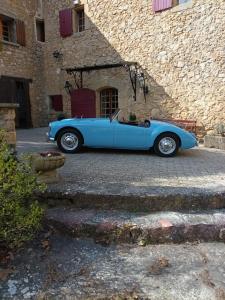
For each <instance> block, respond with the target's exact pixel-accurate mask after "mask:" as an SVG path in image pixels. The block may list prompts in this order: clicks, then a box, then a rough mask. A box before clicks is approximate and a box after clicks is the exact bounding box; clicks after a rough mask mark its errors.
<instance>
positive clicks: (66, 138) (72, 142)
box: [57, 129, 83, 154]
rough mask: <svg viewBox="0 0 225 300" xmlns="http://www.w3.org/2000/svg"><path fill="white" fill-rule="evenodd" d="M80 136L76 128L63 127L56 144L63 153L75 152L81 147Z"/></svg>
mask: <svg viewBox="0 0 225 300" xmlns="http://www.w3.org/2000/svg"><path fill="white" fill-rule="evenodd" d="M82 141H83V139H82V136H81V134H80V133H79V132H78V131H77V130H76V129H63V130H61V131H60V132H59V134H58V137H57V145H58V147H59V149H60V150H61V151H62V152H64V153H71V154H72V153H77V152H79V151H80V149H81V147H82V144H83V143H82Z"/></svg>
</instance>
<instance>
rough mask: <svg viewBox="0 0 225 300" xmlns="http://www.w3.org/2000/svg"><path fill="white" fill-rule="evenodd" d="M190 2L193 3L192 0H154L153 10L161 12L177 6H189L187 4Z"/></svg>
mask: <svg viewBox="0 0 225 300" xmlns="http://www.w3.org/2000/svg"><path fill="white" fill-rule="evenodd" d="M190 3H192V0H153V11H154V12H160V11H164V10H167V9H169V8H173V7H176V6H181V7H183V8H185V7H187V8H188V6H186V5H188V4H190Z"/></svg>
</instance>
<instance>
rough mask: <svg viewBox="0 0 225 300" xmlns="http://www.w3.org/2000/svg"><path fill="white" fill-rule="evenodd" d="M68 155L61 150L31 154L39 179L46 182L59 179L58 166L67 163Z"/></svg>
mask: <svg viewBox="0 0 225 300" xmlns="http://www.w3.org/2000/svg"><path fill="white" fill-rule="evenodd" d="M65 160H66V157H65V155H64V154H62V153H60V152H54V151H47V152H41V153H35V154H33V155H31V163H32V166H33V169H34V171H35V172H36V173H38V179H39V181H40V182H44V183H55V182H58V181H59V175H58V172H57V169H58V168H61V167H62V166H63V165H64V164H65Z"/></svg>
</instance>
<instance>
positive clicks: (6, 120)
mask: <svg viewBox="0 0 225 300" xmlns="http://www.w3.org/2000/svg"><path fill="white" fill-rule="evenodd" d="M17 107H18V105H16V104H3V103H0V128H1V129H3V130H4V131H5V132H6V136H5V137H6V142H7V143H8V144H9V145H11V146H13V147H15V146H16V130H15V116H16V114H15V109H16V108H17Z"/></svg>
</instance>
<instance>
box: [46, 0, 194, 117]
mask: <svg viewBox="0 0 225 300" xmlns="http://www.w3.org/2000/svg"><path fill="white" fill-rule="evenodd" d="M50 2H53V1H52V0H51V1H50ZM46 5H49V4H46ZM49 8H50V5H49ZM60 9H62V7H59V11H60ZM46 11H49V12H50V14H53V13H54V11H53V10H48V9H47V10H46ZM73 11H74V10H73ZM57 13H58V12H57ZM91 17H92V15H91ZM95 18H96V16H95V17H93V19H95ZM49 19H51V18H49ZM101 22H102V20H101ZM106 22H107V20H106ZM85 24H86V30H84V31H82V32H75V31H76V30H75V28H74V25H73V30H72V31H71V33H70V34H68V36H67V37H64V38H61V49H59V45H60V43H59V40H58V37H57V36H55V37H54V35H53V36H49V37H48V32H47V38H49V40H50V42H49V43H48V45H47V47H48V49H49V51H51V53H52V49H58V50H59V51H60V52H62V53H63V61H62V66H63V68H64V69H66V68H74V67H84V66H94V65H106V64H117V63H123V64H126V62H130V61H133V62H136V63H137V65H138V66H139V67H140V70H141V72H143V74H144V77H145V80H146V85H147V86H148V90H149V92H148V94H146V98H145V97H144V94H143V89H142V88H141V87H140V84H139V83H137V98H136V101H134V99H133V95H134V91H133V89H132V83H131V81H130V78H129V73H128V72H126V70H124V69H123V68H117V69H116V70H115V69H108V70H98V71H93V72H85V73H83V87H85V88H91V89H94V90H95V91H98V90H100V89H101V88H102V87H104V86H110V87H115V88H118V90H119V95H120V97H121V98H123V99H122V100H123V101H124V102H126V105H127V110H128V112H129V111H132V112H134V113H136V115H137V117H139V118H145V117H149V116H151V117H153V118H167V119H169V118H182V115H181V113H180V110H181V109H179V108H180V103H181V101H179V99H174V98H172V97H171V96H170V95H169V94H168V93H167V92H166V91H165V88H164V87H163V86H161V85H160V84H158V82H157V81H156V80H155V79H154V74H151V72H150V70H149V69H150V68H149V62H146V63H145V62H143V60H142V59H139V58H138V57H140V53H139V54H138V55H135V53H136V52H138V51H142V48H141V47H140V49H132V51H130V49H129V48H127V52H124V50H123V54H120V53H119V52H118V51H117V50H116V49H120V46H121V36H122V37H123V36H124V35H121V30H120V29H118V30H116V31H115V32H114V33H112V32H113V29H114V28H115V27H114V28H113V29H109V28H108V27H107V26H104V30H105V32H103V30H102V32H101V31H100V30H99V28H102V26H100V25H102V23H100V24H98V22H97V21H96V24H94V23H93V22H92V20H91V19H90V17H88V16H87V15H85ZM118 27H119V26H118ZM106 29H107V30H106ZM55 35H56V33H55ZM124 42H126V40H124ZM124 48H126V46H124ZM135 51H136V52H135ZM149 60H150V58H149ZM106 71H107V74H106ZM165 76H166V74H165ZM66 77H67V76H66ZM67 79H69V80H70V82H71V83H73V85H74V86H76V85H75V83H74V78H73V76H68V77H67ZM48 80H50V79H48ZM48 84H49V85H51V84H52V83H51V82H49V83H48ZM63 84H64V83H62V85H63ZM61 88H62V87H61ZM98 94H99V93H97V95H98ZM122 106H125V105H122ZM184 110H185V115H186V116H188V115H191V114H189V113H188V112H189V108H188V104H184V103H182V111H184Z"/></svg>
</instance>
